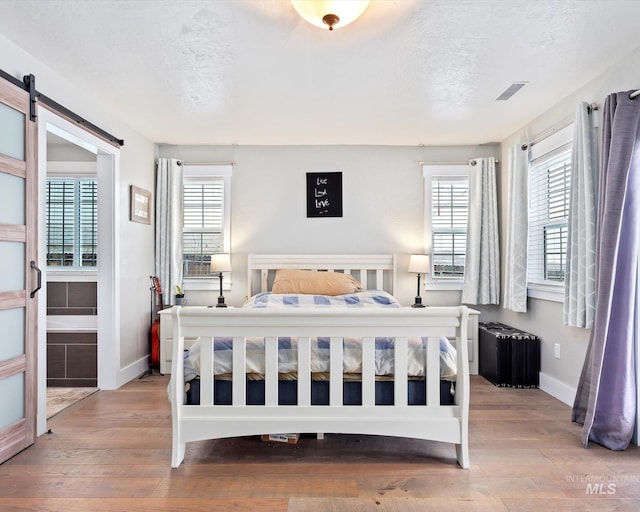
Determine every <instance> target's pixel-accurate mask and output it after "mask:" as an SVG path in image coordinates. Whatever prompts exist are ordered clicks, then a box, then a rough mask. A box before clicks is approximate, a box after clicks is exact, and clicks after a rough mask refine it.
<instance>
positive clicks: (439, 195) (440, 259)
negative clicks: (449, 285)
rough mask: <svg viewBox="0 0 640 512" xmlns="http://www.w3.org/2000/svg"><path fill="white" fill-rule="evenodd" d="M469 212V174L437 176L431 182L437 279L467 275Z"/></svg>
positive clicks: (434, 270)
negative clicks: (466, 257) (466, 255)
mask: <svg viewBox="0 0 640 512" xmlns="http://www.w3.org/2000/svg"><path fill="white" fill-rule="evenodd" d="M468 212H469V179H468V177H464V176H434V177H433V180H432V185H431V230H432V240H433V242H432V243H433V248H432V258H433V264H432V268H433V277H434V278H458V279H460V278H463V277H464V263H465V254H466V246H467V217H468Z"/></svg>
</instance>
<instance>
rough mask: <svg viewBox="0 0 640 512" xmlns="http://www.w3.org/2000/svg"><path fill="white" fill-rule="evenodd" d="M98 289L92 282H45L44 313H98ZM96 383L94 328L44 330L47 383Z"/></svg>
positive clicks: (60, 384)
mask: <svg viewBox="0 0 640 512" xmlns="http://www.w3.org/2000/svg"><path fill="white" fill-rule="evenodd" d="M97 291H98V288H97V283H95V282H57V281H56V282H48V283H47V315H97V314H98V309H97V305H98V300H97ZM97 385H98V334H97V332H60V331H54V332H47V386H51V387H60V386H62V387H96V386H97Z"/></svg>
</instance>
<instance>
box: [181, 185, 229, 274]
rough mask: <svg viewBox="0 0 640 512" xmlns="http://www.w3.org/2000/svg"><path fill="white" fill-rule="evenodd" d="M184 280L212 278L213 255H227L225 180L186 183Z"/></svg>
mask: <svg viewBox="0 0 640 512" xmlns="http://www.w3.org/2000/svg"><path fill="white" fill-rule="evenodd" d="M183 190H184V192H183V193H184V196H183V198H184V206H183V208H184V225H183V261H184V277H198V276H210V275H211V272H210V271H209V265H210V263H211V255H212V254H215V253H220V252H224V236H225V233H224V226H225V208H224V206H225V205H224V192H225V181H224V178H222V177H220V178H216V177H212V178H208V179H206V180H194V179H189V178H185V183H184V189H183Z"/></svg>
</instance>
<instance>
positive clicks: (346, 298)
mask: <svg viewBox="0 0 640 512" xmlns="http://www.w3.org/2000/svg"><path fill="white" fill-rule="evenodd" d="M244 307H251V308H262V307H269V308H286V307H311V308H318V307H332V308H335V307H392V308H397V307H401V306H400V304H399V303H398V302H397V300H396V299H395V298H394V297H393V296H391V295H389V294H388V293H386V292H383V291H378V290H376V291H372V290H367V291H362V292H357V293H351V294H346V295H338V296H335V297H334V296H331V297H330V296H324V295H297V294H282V295H279V294H272V293H270V292H267V293H260V294H258V295H255V296H253V297H252V298H251V299H249V300H248V301H247V302H246V303H245V305H244ZM245 345H246V371H247V373H253V374H258V375H263V374H264V339H263V338H247V339H246V342H245ZM232 346H233V343H232V340H231V339H230V338H215V340H214V373H215V375H222V374H229V373H232V357H231V355H232ZM425 350H426V339H425V338H409V340H408V353H407V371H408V374H409V376H410V377H422V376H424V372H425V359H426V356H425ZM342 357H343V359H342V360H343V371H344V373H354V374H358V373H361V372H362V343H361V340H360V338H344V339H343V356H342ZM297 361H298V349H297V341H296V339H295V338H288V337H281V338H278V372H279V373H294V372H296V371H297ZM375 370H376V375H379V376H383V375H393V373H394V339H393V338H376V339H375ZM311 371H312V372H313V373H322V372H329V338H324V337H318V338H313V339H312V340H311ZM199 374H200V341H199V340H196V342H195V343H194V345H193V346H192V347H191V348H190V349H189V350H188V351H187V352H185V376H184V377H185V381H186V382H188V381H190V380H192V379H194V378H196V377H197V376H198V375H199ZM455 376H456V349H455V348H454V347H453V346H452V345H451V343H450V342H449V340H448V339H447V338H445V337H441V338H440V377H441V378H442V379H446V380H455Z"/></svg>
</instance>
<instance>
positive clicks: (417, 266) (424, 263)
mask: <svg viewBox="0 0 640 512" xmlns="http://www.w3.org/2000/svg"><path fill="white" fill-rule="evenodd" d="M409 272H413V273H416V274H428V273H429V272H431V266H430V262H429V255H428V254H412V255H411V258H410V259H409Z"/></svg>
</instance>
